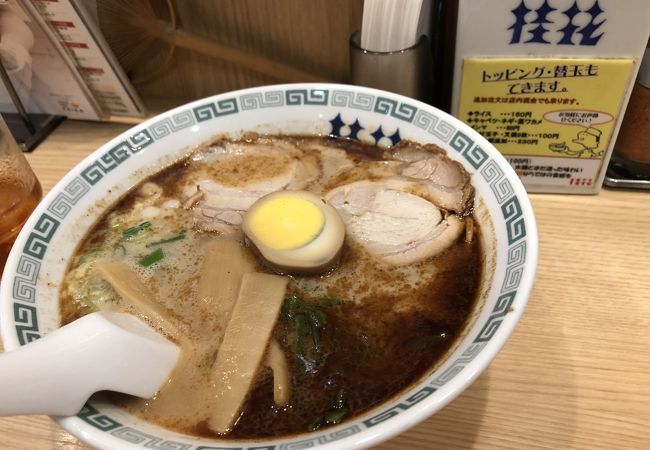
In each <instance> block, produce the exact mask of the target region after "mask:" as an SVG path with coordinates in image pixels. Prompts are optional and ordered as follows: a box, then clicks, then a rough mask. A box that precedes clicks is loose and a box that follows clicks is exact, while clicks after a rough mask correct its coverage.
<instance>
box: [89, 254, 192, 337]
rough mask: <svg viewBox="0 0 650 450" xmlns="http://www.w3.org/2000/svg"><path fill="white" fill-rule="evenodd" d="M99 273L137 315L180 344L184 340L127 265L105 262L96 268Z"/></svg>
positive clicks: (147, 289) (182, 335)
mask: <svg viewBox="0 0 650 450" xmlns="http://www.w3.org/2000/svg"><path fill="white" fill-rule="evenodd" d="M97 269H98V270H99V273H100V274H101V275H102V277H104V279H105V280H106V281H107V282H108V283H109V284H110V285H111V287H112V288H113V289H114V290H115V292H117V293H118V295H119V296H120V297H122V299H123V300H124V301H125V302H126V303H127V304H128V305H130V306H131V307H132V308H133V309H134V310H135V311H136V313H138V314H142V315H143V316H145V317H146V318H147V319H149V320H150V321H151V323H152V324H153V325H154V327H156V328H159V329H161V330H162V331H163V333H165V334H166V335H168V336H169V337H170V338H172V339H173V340H174V341H176V342H178V343H179V344H182V343H183V342H184V341H185V340H186V338H185V336H184V334H183V333H182V332H181V330H180V329H179V328H178V327H177V326H176V325H175V324H174V323H172V322H171V321H170V320H169V315H170V314H169V312H168V311H166V310H165V308H163V307H162V306H160V305H159V304H158V303H157V302H156V300H155V298H154V295H153V294H152V293H151V291H150V290H149V288H147V286H145V285H144V284H143V283H142V282H141V281H140V279H139V278H138V276H137V274H136V273H135V272H134V271H133V269H131V268H130V267H129V266H128V265H126V264H124V263H121V262H111V263H109V262H105V263H101V264H99V265H98V266H97Z"/></svg>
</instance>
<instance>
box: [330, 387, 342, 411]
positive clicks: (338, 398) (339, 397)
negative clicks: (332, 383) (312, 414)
mask: <svg viewBox="0 0 650 450" xmlns="http://www.w3.org/2000/svg"><path fill="white" fill-rule="evenodd" d="M333 404H334V408H336V409H341V408H344V407H345V391H344V390H343V389H339V390H338V391H337V392H336V395H334V402H333Z"/></svg>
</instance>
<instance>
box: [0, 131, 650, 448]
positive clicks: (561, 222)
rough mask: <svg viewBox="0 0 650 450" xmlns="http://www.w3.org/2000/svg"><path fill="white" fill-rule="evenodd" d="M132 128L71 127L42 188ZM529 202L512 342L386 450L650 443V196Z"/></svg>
mask: <svg viewBox="0 0 650 450" xmlns="http://www.w3.org/2000/svg"><path fill="white" fill-rule="evenodd" d="M126 128H127V126H126V125H117V124H96V123H85V122H74V121H67V122H65V123H64V124H63V125H62V126H61V127H60V128H59V129H58V130H57V131H56V132H55V133H54V134H53V135H52V136H51V137H49V138H48V139H47V141H45V142H44V143H43V144H42V145H41V146H40V147H39V148H38V149H37V150H36V151H35V152H34V153H33V154H31V155H30V156H29V161H30V162H31V164H32V166H33V168H34V170H35V171H36V173H37V175H38V177H39V179H40V180H41V183H42V184H43V188H44V190H45V191H48V190H49V189H50V188H51V187H52V186H53V185H54V184H55V183H56V182H57V181H58V180H59V179H60V178H61V177H62V176H63V175H64V174H65V173H66V172H67V171H68V170H69V169H70V168H72V167H73V166H74V165H75V164H76V163H77V162H79V161H80V160H81V159H82V158H83V157H84V156H86V155H87V154H89V153H90V152H91V151H92V150H94V149H96V148H97V147H98V146H99V145H101V144H103V143H104V142H106V141H107V140H109V139H110V138H112V137H113V136H115V135H116V134H118V133H120V132H122V131H124V130H125V129H126ZM530 197H531V199H532V202H533V206H534V208H535V212H536V215H537V223H538V227H539V236H540V260H539V270H538V274H537V282H536V283H535V288H534V290H533V293H532V296H531V298H530V301H529V305H528V308H527V310H526V311H525V313H524V315H523V318H522V320H521V322H520V324H519V325H518V327H517V329H516V331H515V333H514V334H513V336H512V338H511V339H510V341H509V342H508V343H507V344H506V346H505V348H504V349H503V351H502V352H501V353H500V354H499V356H498V357H497V358H496V359H495V360H494V362H493V363H492V364H491V366H490V367H489V369H488V370H487V371H485V372H484V373H483V374H482V375H481V376H480V377H479V378H478V380H477V381H476V382H475V383H474V384H473V385H472V386H471V387H470V388H469V389H467V390H466V391H465V392H464V393H463V394H462V395H461V396H460V397H459V398H458V399H456V400H455V401H454V402H452V403H451V404H450V405H449V406H447V407H446V408H445V409H443V410H442V411H441V412H439V413H438V414H436V415H434V416H433V417H431V418H429V419H428V420H426V421H425V422H423V423H421V424H420V425H418V426H416V427H414V428H413V429H411V430H409V431H407V432H406V433H404V434H402V435H400V436H398V437H396V438H394V439H392V440H390V441H388V442H386V443H384V444H382V445H379V446H378V447H377V448H378V449H384V450H388V449H393V450H397V449H406V448H408V449H413V450H415V449H427V450H431V449H454V448H458V449H470V448H472V449H526V450H528V449H589V450H593V449H613V448H616V449H642V448H650V447H649V446H650V193H643V192H624V191H611V190H603V191H602V192H601V193H600V194H599V195H595V196H569V195H565V196H561V195H531V196H530ZM0 401H2V399H0ZM0 448H2V449H5V450H10V449H30V450H41V449H42V450H46V449H80V448H84V449H85V448H87V447H86V446H85V445H83V444H82V443H80V442H79V441H78V440H77V439H76V438H74V437H72V436H70V435H69V434H68V433H66V432H65V431H63V430H61V429H60V428H59V427H58V426H57V425H55V424H54V423H53V422H51V421H50V420H49V419H48V418H47V417H43V416H34V417H10V418H0Z"/></svg>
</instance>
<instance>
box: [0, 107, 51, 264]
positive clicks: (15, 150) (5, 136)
mask: <svg viewBox="0 0 650 450" xmlns="http://www.w3.org/2000/svg"><path fill="white" fill-rule="evenodd" d="M42 195H43V194H42V190H41V184H40V183H39V182H38V179H37V178H36V175H34V172H33V171H32V168H31V167H30V166H29V163H28V162H27V159H26V158H25V155H24V154H23V152H22V149H21V148H20V146H19V145H18V144H17V143H16V141H15V139H14V137H13V135H12V134H11V131H10V130H9V128H8V127H7V124H6V123H5V121H4V119H2V118H1V117H0V273H2V270H3V268H4V265H5V262H6V260H7V256H8V255H9V250H10V249H11V245H12V244H13V242H14V240H15V239H16V235H17V234H18V232H19V231H20V229H21V228H22V226H23V224H24V223H25V221H26V220H27V218H28V217H29V215H30V214H31V212H32V211H33V210H34V208H35V207H36V205H37V204H38V202H39V201H40V200H41V197H42Z"/></svg>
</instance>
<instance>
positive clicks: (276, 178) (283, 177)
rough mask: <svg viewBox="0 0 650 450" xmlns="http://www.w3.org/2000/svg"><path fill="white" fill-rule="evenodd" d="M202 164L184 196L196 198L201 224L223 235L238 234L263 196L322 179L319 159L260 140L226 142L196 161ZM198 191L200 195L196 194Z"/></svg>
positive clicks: (204, 152) (285, 144)
mask: <svg viewBox="0 0 650 450" xmlns="http://www.w3.org/2000/svg"><path fill="white" fill-rule="evenodd" d="M196 159H198V161H200V162H201V163H202V165H203V170H201V171H198V172H197V175H196V177H195V178H194V179H190V180H186V182H185V186H186V187H185V190H184V194H185V196H186V198H188V199H190V200H191V199H193V198H195V199H196V201H191V202H190V204H188V205H187V206H192V207H193V208H194V211H195V215H196V217H197V219H198V223H197V226H198V227H199V228H201V229H204V230H209V231H219V232H222V233H224V234H232V233H238V232H239V230H240V226H241V223H242V215H243V213H244V212H245V211H246V210H248V208H250V206H251V205H252V204H253V203H254V202H255V201H256V200H258V199H259V198H260V197H263V196H264V195H267V194H270V193H272V192H275V191H279V190H282V189H303V188H304V187H305V186H306V185H307V184H309V183H311V182H313V181H314V180H315V179H317V178H318V176H319V174H320V170H319V167H318V161H317V160H316V158H315V157H313V156H311V157H310V156H309V155H307V156H304V155H303V152H302V151H301V150H299V149H298V148H296V147H295V146H293V145H292V144H290V143H287V142H283V141H279V140H272V139H259V140H256V141H255V142H226V143H224V144H221V145H215V146H212V147H211V148H209V149H207V150H206V151H203V152H200V153H198V156H197V157H196ZM197 193H198V195H196V194H197Z"/></svg>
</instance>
